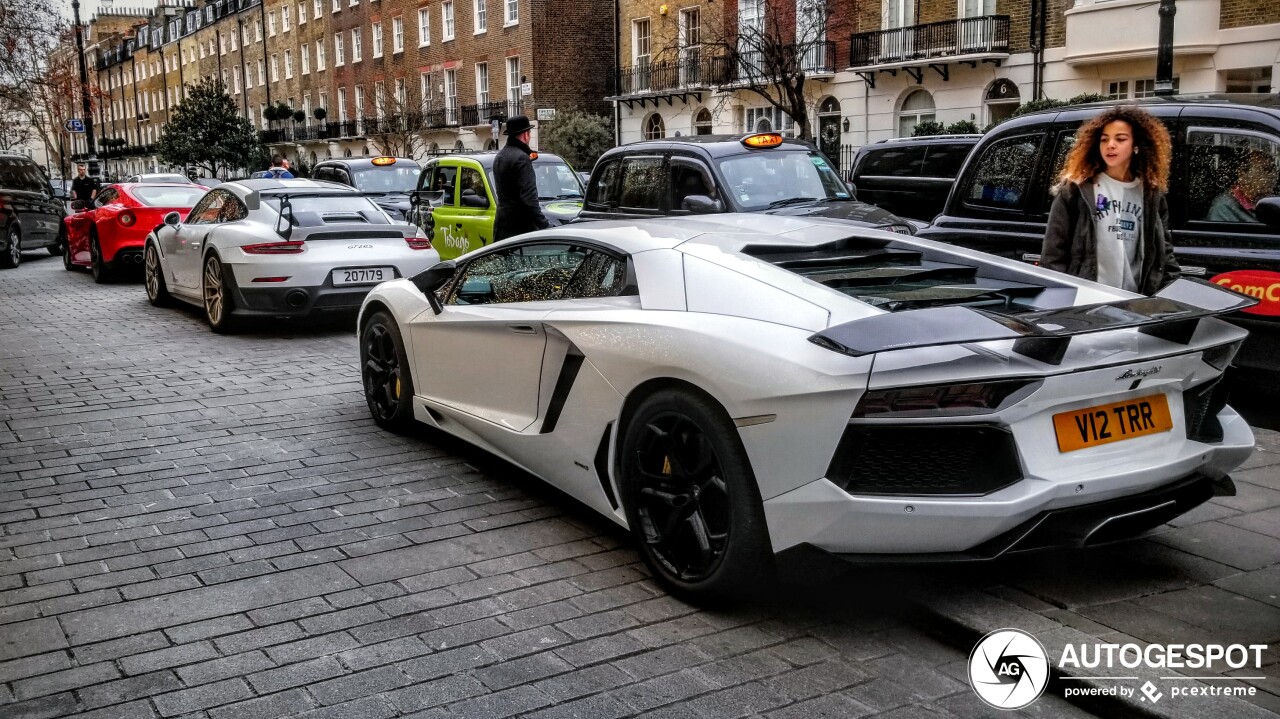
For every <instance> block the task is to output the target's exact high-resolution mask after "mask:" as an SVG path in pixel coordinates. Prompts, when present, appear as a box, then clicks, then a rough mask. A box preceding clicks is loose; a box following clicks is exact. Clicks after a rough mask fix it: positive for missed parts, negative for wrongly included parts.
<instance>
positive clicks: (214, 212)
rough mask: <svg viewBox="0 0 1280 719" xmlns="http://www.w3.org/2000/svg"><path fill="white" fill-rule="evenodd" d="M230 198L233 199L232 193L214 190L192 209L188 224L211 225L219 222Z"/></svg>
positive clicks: (188, 216)
mask: <svg viewBox="0 0 1280 719" xmlns="http://www.w3.org/2000/svg"><path fill="white" fill-rule="evenodd" d="M228 197H231V193H230V192H226V191H223V190H213V191H212V192H210V193H209V194H207V195H205V196H204V197H203V198H201V199H200V201H199V202H197V203H196V206H195V207H192V208H191V212H190V213H189V214H188V215H187V224H189V225H210V224H213V223H215V222H218V216H219V215H220V214H222V206H223V205H225V204H226V202H227V198H228Z"/></svg>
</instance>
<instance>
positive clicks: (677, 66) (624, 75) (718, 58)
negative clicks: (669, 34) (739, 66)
mask: <svg viewBox="0 0 1280 719" xmlns="http://www.w3.org/2000/svg"><path fill="white" fill-rule="evenodd" d="M732 67H733V63H732V61H731V60H729V59H728V58H727V57H725V56H723V55H704V54H702V53H701V52H700V51H699V49H698V48H692V49H686V50H683V51H682V52H681V57H680V58H678V59H675V60H662V61H658V62H650V61H643V62H639V63H637V64H635V65H632V66H631V67H627V68H622V70H621V71H620V72H619V78H618V83H619V84H618V94H619V95H621V96H626V95H641V94H648V93H652V94H661V93H671V92H681V91H693V90H705V89H708V88H711V87H714V86H716V85H723V84H726V83H727V82H728V81H729V80H730V78H731V77H732V72H731V71H730V70H731V68H732Z"/></svg>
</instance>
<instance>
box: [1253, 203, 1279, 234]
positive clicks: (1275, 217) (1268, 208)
mask: <svg viewBox="0 0 1280 719" xmlns="http://www.w3.org/2000/svg"><path fill="white" fill-rule="evenodd" d="M1255 208H1256V209H1255V212H1256V213H1257V215H1258V219H1259V220H1261V221H1262V222H1265V223H1266V224H1268V225H1270V226H1272V227H1280V197H1276V196H1275V195H1272V196H1270V197H1264V198H1262V199H1261V200H1258V204H1257V205H1255Z"/></svg>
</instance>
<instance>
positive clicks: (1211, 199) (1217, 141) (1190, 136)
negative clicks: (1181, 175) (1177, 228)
mask: <svg viewBox="0 0 1280 719" xmlns="http://www.w3.org/2000/svg"><path fill="white" fill-rule="evenodd" d="M1278 162H1280V143H1277V141H1276V138H1275V137H1272V136H1270V135H1265V134H1263V133H1259V132H1253V131H1249V130H1234V129H1224V128H1216V127H1215V128H1208V127H1192V128H1190V129H1188V130H1187V168H1188V170H1189V172H1188V175H1189V177H1190V182H1189V183H1188V192H1187V201H1188V208H1187V209H1188V212H1187V218H1188V219H1190V220H1203V221H1205V222H1232V223H1248V224H1253V223H1257V222H1258V221H1259V220H1258V218H1257V215H1256V214H1255V205H1256V203H1257V201H1258V200H1260V199H1262V198H1263V197H1267V196H1268V195H1276V194H1280V172H1277V164H1278ZM1249 229H1252V230H1254V231H1261V228H1249Z"/></svg>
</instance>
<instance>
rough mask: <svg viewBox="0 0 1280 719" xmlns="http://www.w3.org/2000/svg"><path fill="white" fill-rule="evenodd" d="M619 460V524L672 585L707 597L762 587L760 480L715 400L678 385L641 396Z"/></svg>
mask: <svg viewBox="0 0 1280 719" xmlns="http://www.w3.org/2000/svg"><path fill="white" fill-rule="evenodd" d="M619 469H620V470H621V476H620V478H619V479H620V482H619V483H620V485H621V491H622V497H623V503H624V505H625V510H626V514H627V524H628V525H629V526H630V527H631V532H632V534H633V535H634V536H635V537H636V540H637V541H638V542H639V543H640V549H641V553H642V555H643V556H644V559H645V562H646V563H648V565H649V567H650V568H651V569H652V570H653V572H654V575H655V576H656V577H657V578H658V580H659V581H661V582H662V583H663V584H664V585H666V587H667V588H668V589H669V590H670V591H671V592H672V593H673V594H677V595H681V596H685V597H687V598H689V599H691V600H695V601H704V602H706V601H711V602H715V601H722V600H728V599H741V598H743V597H745V596H747V595H748V594H749V593H752V592H753V591H756V592H758V591H759V590H762V589H765V588H767V587H768V585H769V584H770V583H771V581H772V578H773V575H774V564H773V554H772V552H771V549H770V544H769V533H768V531H767V529H766V526H765V520H764V508H763V505H762V504H761V501H760V489H759V487H758V486H757V485H756V478H755V473H754V472H752V470H751V463H750V460H748V459H747V454H746V450H744V449H743V447H742V441H741V439H740V438H739V437H738V434H737V429H736V428H735V427H734V425H733V421H732V420H731V419H730V418H729V417H728V415H727V414H726V413H725V411H724V409H722V408H721V407H720V406H719V405H717V404H716V403H715V402H713V401H711V400H710V399H708V398H706V397H704V396H702V395H700V394H697V393H695V392H692V391H689V390H682V389H669V390H662V391H659V392H656V393H655V394H653V395H652V396H650V397H648V398H647V399H645V400H644V401H643V402H642V403H641V404H640V406H639V407H638V408H637V409H636V411H635V413H634V414H633V415H632V417H631V418H630V420H629V422H628V423H627V427H626V434H625V435H624V437H623V440H622V451H621V454H620V459H619Z"/></svg>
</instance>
